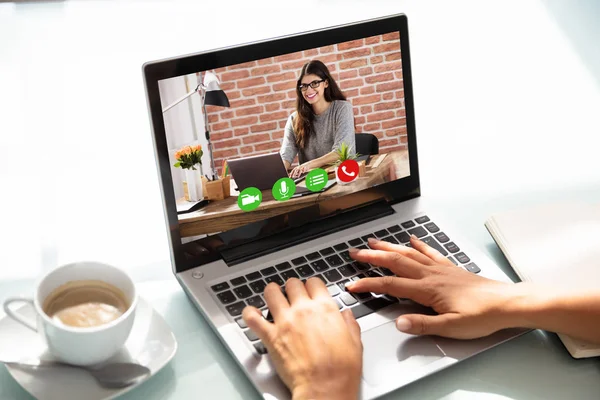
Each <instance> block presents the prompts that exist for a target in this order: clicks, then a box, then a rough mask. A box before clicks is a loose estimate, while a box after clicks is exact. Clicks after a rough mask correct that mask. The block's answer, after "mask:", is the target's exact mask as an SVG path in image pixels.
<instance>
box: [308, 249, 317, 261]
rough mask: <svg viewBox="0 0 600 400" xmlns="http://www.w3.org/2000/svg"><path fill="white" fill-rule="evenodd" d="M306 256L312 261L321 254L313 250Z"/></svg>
mask: <svg viewBox="0 0 600 400" xmlns="http://www.w3.org/2000/svg"><path fill="white" fill-rule="evenodd" d="M306 258H307V259H308V261H314V260H318V259H319V258H321V255H320V254H319V253H318V252H316V251H315V252H314V253H310V254H307V255H306Z"/></svg>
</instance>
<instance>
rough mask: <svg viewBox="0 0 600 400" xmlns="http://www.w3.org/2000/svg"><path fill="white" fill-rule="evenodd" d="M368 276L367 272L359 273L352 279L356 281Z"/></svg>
mask: <svg viewBox="0 0 600 400" xmlns="http://www.w3.org/2000/svg"><path fill="white" fill-rule="evenodd" d="M366 277H367V276H366V275H365V274H358V275H356V276H353V277H352V281H353V282H354V281H357V280H359V279H362V278H366Z"/></svg>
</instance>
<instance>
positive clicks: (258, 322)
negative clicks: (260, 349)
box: [242, 306, 275, 344]
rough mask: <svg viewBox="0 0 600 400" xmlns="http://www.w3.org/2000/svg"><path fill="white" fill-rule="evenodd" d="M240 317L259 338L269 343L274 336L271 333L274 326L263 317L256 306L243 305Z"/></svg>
mask: <svg viewBox="0 0 600 400" xmlns="http://www.w3.org/2000/svg"><path fill="white" fill-rule="evenodd" d="M242 318H243V319H244V321H246V325H248V328H250V329H251V330H252V331H253V332H254V333H256V336H258V337H259V338H260V340H262V341H263V342H265V344H266V343H269V344H270V342H271V338H272V337H274V336H273V333H274V330H275V327H274V326H273V324H271V323H270V322H269V321H267V320H266V319H264V318H263V315H262V313H261V312H260V310H259V309H258V308H256V307H252V306H247V307H245V308H244V311H243V312H242Z"/></svg>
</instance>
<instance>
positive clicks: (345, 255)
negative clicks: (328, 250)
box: [340, 250, 354, 262]
mask: <svg viewBox="0 0 600 400" xmlns="http://www.w3.org/2000/svg"><path fill="white" fill-rule="evenodd" d="M340 256H341V257H342V260H344V261H346V262H352V261H354V259H353V258H352V257H350V253H349V252H348V251H347V250H346V251H342V252H341V253H340Z"/></svg>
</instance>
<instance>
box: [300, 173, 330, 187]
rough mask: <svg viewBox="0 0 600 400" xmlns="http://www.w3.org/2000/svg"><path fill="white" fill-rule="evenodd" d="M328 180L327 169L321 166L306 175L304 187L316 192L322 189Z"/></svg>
mask: <svg viewBox="0 0 600 400" xmlns="http://www.w3.org/2000/svg"><path fill="white" fill-rule="evenodd" d="M328 180H329V177H328V176H327V171H325V170H324V169H322V168H315V169H313V170H312V171H310V172H309V173H308V175H306V179H305V181H306V187H307V188H308V190H310V191H311V192H318V191H320V190H323V188H324V187H325V185H327V181H328Z"/></svg>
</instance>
